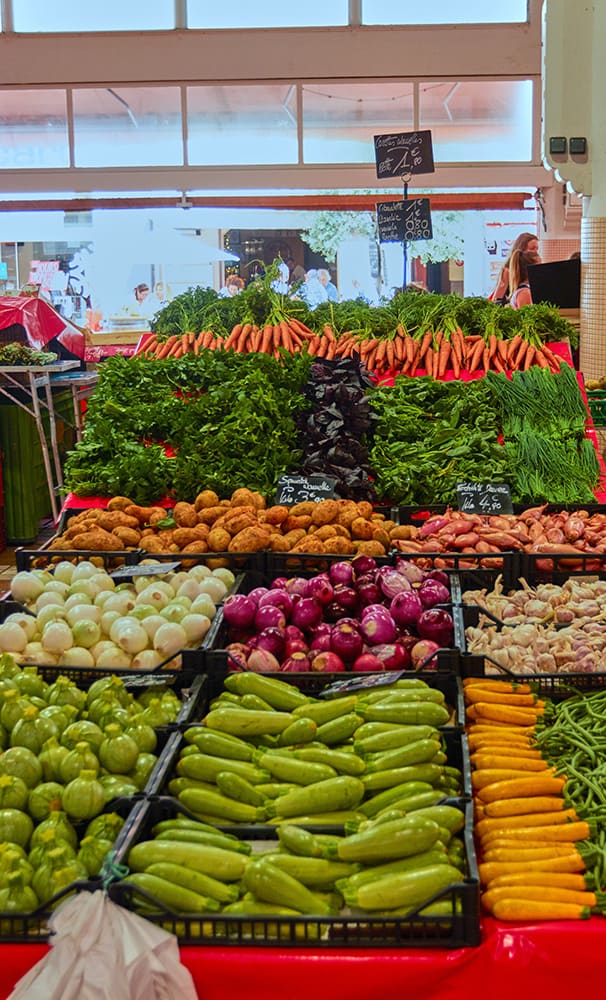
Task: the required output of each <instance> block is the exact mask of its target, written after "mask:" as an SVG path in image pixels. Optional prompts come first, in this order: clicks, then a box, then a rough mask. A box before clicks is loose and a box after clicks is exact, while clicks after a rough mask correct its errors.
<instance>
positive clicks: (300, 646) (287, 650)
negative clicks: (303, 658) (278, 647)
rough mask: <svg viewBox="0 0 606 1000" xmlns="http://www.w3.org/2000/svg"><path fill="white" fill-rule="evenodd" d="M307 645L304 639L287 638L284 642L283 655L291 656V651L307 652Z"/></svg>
mask: <svg viewBox="0 0 606 1000" xmlns="http://www.w3.org/2000/svg"><path fill="white" fill-rule="evenodd" d="M308 649H309V646H308V645H307V643H306V642H305V639H287V640H286V642H285V643H284V656H292V655H293V653H307V651H308Z"/></svg>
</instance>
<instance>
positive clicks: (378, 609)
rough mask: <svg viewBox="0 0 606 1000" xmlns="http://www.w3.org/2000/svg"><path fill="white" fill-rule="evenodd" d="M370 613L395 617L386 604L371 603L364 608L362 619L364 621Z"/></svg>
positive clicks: (361, 614)
mask: <svg viewBox="0 0 606 1000" xmlns="http://www.w3.org/2000/svg"><path fill="white" fill-rule="evenodd" d="M368 615H385V617H386V618H389V617H393V615H392V614H391V612H390V610H389V608H386V607H385V605H384V604H369V605H368V607H366V608H363V609H362V611H361V613H360V620H361V621H364V619H365V618H367V617H368Z"/></svg>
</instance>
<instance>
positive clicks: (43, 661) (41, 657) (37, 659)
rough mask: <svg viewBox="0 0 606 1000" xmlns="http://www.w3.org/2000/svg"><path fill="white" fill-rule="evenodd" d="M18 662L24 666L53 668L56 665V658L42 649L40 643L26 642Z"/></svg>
mask: <svg viewBox="0 0 606 1000" xmlns="http://www.w3.org/2000/svg"><path fill="white" fill-rule="evenodd" d="M18 662H19V663H23V664H24V665H26V664H28V663H39V664H40V666H41V667H53V666H55V664H56V663H57V657H56V656H54V655H53V653H48V652H47V651H46V650H45V649H43V648H42V644H41V643H40V642H28V644H27V646H26V647H25V649H24V650H23V652H22V653H21V654H20V656H19V660H18Z"/></svg>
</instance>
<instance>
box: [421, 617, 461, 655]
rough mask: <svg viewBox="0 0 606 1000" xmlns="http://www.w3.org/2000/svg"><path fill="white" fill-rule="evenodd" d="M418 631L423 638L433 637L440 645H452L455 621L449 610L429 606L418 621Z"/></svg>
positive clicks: (433, 640)
mask: <svg viewBox="0 0 606 1000" xmlns="http://www.w3.org/2000/svg"><path fill="white" fill-rule="evenodd" d="M417 631H418V633H419V635H420V636H421V638H422V639H431V641H432V642H437V644H438V646H442V647H444V646H452V644H453V641H454V623H453V620H452V616H451V615H449V614H448V611H444V610H443V609H442V608H428V610H427V611H424V612H423V614H422V615H421V617H420V618H419V620H418V622H417Z"/></svg>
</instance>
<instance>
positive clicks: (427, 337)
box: [419, 330, 433, 362]
mask: <svg viewBox="0 0 606 1000" xmlns="http://www.w3.org/2000/svg"><path fill="white" fill-rule="evenodd" d="M432 343H433V330H427V332H426V333H424V334H423V337H422V338H421V347H420V350H419V362H421V361H422V360H423V358H424V357H425V353H426V351H427V350H428V348H429V347H431V344H432Z"/></svg>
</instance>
